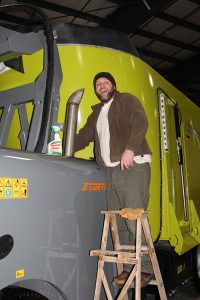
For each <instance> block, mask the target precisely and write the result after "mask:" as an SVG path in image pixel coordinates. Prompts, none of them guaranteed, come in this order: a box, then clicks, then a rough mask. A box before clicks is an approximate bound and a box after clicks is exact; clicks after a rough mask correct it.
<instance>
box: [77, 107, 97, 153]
mask: <svg viewBox="0 0 200 300" xmlns="http://www.w3.org/2000/svg"><path fill="white" fill-rule="evenodd" d="M94 133H95V122H94V113H92V114H91V115H90V116H89V117H88V119H87V122H86V124H85V125H84V127H83V128H82V129H80V131H79V133H78V134H76V137H75V145H74V152H76V151H79V150H81V149H84V148H85V147H87V146H88V145H89V143H90V142H93V141H94Z"/></svg>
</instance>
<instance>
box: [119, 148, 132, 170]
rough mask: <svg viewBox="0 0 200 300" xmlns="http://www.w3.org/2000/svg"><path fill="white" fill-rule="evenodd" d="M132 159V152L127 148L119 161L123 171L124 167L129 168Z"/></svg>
mask: <svg viewBox="0 0 200 300" xmlns="http://www.w3.org/2000/svg"><path fill="white" fill-rule="evenodd" d="M133 159H134V152H133V151H132V150H129V149H126V150H124V152H123V153H122V157H121V162H120V165H121V170H122V171H124V169H129V168H131V167H132V166H133Z"/></svg>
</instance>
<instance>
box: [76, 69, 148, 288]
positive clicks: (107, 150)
mask: <svg viewBox="0 0 200 300" xmlns="http://www.w3.org/2000/svg"><path fill="white" fill-rule="evenodd" d="M93 84H94V90H95V93H96V95H97V97H98V98H99V100H100V101H101V103H99V104H97V105H94V106H93V107H92V109H93V112H92V113H91V115H90V116H89V117H88V120H87V123H86V125H85V126H84V127H83V128H82V129H81V130H80V132H79V133H78V135H77V136H76V140H75V151H78V150H80V149H83V148H85V147H86V146H87V145H88V144H89V143H90V142H92V141H94V145H95V158H96V161H97V163H98V164H99V165H100V166H101V167H104V168H105V167H106V169H107V201H108V209H109V210H120V209H121V208H125V207H130V208H146V207H147V205H148V199H149V184H150V166H149V163H150V161H151V150H150V149H149V146H148V143H147V141H146V138H145V135H146V132H147V128H148V121H147V117H146V114H145V112H144V109H143V107H142V105H141V103H140V102H139V101H138V99H137V98H136V97H135V96H133V95H131V94H128V93H119V92H118V91H117V89H116V82H115V79H114V77H113V76H112V75H111V74H110V73H108V72H101V73H98V74H96V76H95V77H94V80H93ZM117 223H118V231H119V238H120V242H121V244H124V245H130V244H133V243H134V239H135V237H134V232H135V222H132V221H129V220H125V219H124V218H121V217H118V219H117ZM143 265H144V266H143ZM130 270H131V267H130V265H124V270H123V272H122V273H121V274H119V275H118V276H117V277H115V278H114V280H113V281H114V283H115V284H118V285H122V284H124V283H125V281H126V279H127V277H128V275H129V273H130ZM143 270H144V271H145V272H143ZM151 272H152V266H151V263H150V261H148V260H147V261H146V262H144V264H143V263H142V274H141V281H142V282H141V284H142V286H144V285H146V284H148V282H149V280H150V279H151V277H152V276H151Z"/></svg>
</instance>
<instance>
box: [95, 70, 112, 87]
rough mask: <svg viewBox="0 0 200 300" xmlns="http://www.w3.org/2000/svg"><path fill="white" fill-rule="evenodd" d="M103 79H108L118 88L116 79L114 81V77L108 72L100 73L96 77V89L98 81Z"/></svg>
mask: <svg viewBox="0 0 200 300" xmlns="http://www.w3.org/2000/svg"><path fill="white" fill-rule="evenodd" d="M102 77H103V78H106V79H108V80H109V81H110V82H112V84H113V85H114V86H115V87H116V82H115V79H114V77H113V76H112V75H111V74H110V73H108V72H100V73H97V74H96V75H95V76H94V80H93V85H94V89H95V88H96V81H97V80H98V79H99V78H102Z"/></svg>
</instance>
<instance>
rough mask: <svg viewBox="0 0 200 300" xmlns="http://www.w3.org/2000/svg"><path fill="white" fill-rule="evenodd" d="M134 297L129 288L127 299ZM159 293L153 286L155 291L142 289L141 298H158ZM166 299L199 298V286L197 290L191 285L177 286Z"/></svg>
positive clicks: (131, 299) (197, 299) (145, 299)
mask: <svg viewBox="0 0 200 300" xmlns="http://www.w3.org/2000/svg"><path fill="white" fill-rule="evenodd" d="M133 299H135V298H134V290H129V300H133ZM159 299H160V297H159V294H158V290H157V287H155V293H154V292H153V290H151V289H150V291H149V290H148V289H147V290H145V289H144V290H142V296H141V300H159ZM167 299H168V300H200V287H199V290H197V288H196V287H195V286H194V285H193V284H189V285H187V284H186V285H185V286H184V287H177V289H176V291H175V293H174V295H172V296H167Z"/></svg>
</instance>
